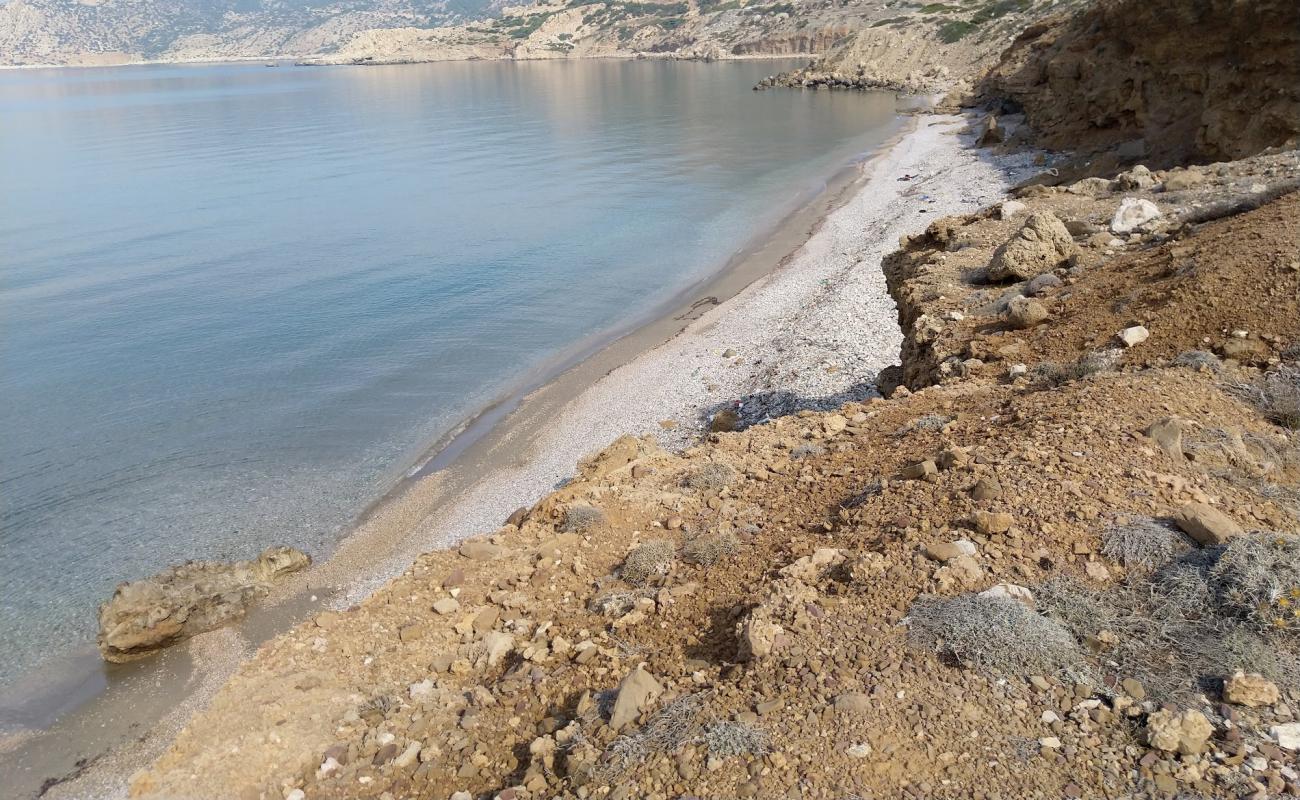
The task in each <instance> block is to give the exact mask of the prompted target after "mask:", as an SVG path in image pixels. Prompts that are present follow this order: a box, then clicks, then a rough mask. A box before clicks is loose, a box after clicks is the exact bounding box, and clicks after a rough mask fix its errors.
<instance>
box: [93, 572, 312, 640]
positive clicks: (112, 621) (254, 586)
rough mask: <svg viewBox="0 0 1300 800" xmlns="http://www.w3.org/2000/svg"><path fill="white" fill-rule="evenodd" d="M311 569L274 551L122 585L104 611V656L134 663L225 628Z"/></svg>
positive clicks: (101, 622)
mask: <svg viewBox="0 0 1300 800" xmlns="http://www.w3.org/2000/svg"><path fill="white" fill-rule="evenodd" d="M310 565H311V558H310V557H309V556H308V555H307V554H306V553H303V552H301V551H299V550H295V549H293V548H292V547H271V548H268V549H267V550H265V551H263V552H262V554H261V555H259V556H258V557H257V558H255V559H253V560H251V561H236V562H234V563H221V562H215V561H189V562H186V563H184V564H181V565H179V566H175V567H170V568H168V569H166V570H164V571H162V572H160V573H158V574H157V575H154V576H153V577H151V578H146V579H144V580H139V581H131V582H128V583H122V584H119V585H118V587H117V589H116V590H115V591H114V592H113V596H112V597H111V598H109V600H108V601H107V602H105V603H103V604H102V605H100V607H99V638H98V643H99V652H100V654H101V655H103V657H104V660H106V661H112V662H124V661H130V660H132V659H136V658H140V657H143V656H146V655H149V654H150V653H153V652H154V651H156V650H158V649H160V648H163V647H166V646H168V645H170V644H174V643H175V642H178V641H180V640H182V639H187V638H189V637H191V636H194V635H196V634H200V633H203V632H204V631H210V630H213V629H215V628H220V627H221V626H223V625H227V624H229V623H231V622H233V621H235V620H237V619H240V618H241V617H243V616H244V614H245V613H247V611H248V609H249V607H250V606H252V605H253V603H255V602H256V601H257V600H258V599H260V598H262V597H265V596H266V595H267V594H268V593H269V592H270V588H271V586H272V585H273V584H274V583H275V582H276V581H277V580H278V579H280V578H282V577H283V576H285V575H288V574H290V573H293V572H297V571H299V570H302V569H306V568H307V567H308V566H310Z"/></svg>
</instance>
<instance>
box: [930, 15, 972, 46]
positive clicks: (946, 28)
mask: <svg viewBox="0 0 1300 800" xmlns="http://www.w3.org/2000/svg"><path fill="white" fill-rule="evenodd" d="M975 27H976V26H975V24H974V23H972V22H967V21H966V20H964V19H952V20H948V21H947V22H945V23H943V24H942V25H940V26H939V38H940V39H941V40H942V41H943V42H944V43H945V44H953V43H955V42H959V41H961V40H962V39H963V38H964V37H965V36H966V34H968V33H970V32H971V31H973V30H975Z"/></svg>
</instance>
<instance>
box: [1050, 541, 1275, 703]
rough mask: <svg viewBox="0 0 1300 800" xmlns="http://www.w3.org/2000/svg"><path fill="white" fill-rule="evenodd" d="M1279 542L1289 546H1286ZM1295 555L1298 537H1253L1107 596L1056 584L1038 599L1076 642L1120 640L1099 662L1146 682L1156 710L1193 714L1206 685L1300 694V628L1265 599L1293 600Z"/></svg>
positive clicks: (1136, 579)
mask: <svg viewBox="0 0 1300 800" xmlns="http://www.w3.org/2000/svg"><path fill="white" fill-rule="evenodd" d="M1270 538H1271V539H1272V540H1274V541H1273V542H1272V543H1270V541H1269V540H1270ZM1278 538H1284V539H1289V540H1290V541H1289V542H1287V543H1286V545H1278V544H1276V540H1277V539H1278ZM1297 546H1300V542H1298V541H1297V539H1296V537H1278V535H1277V534H1252V535H1249V536H1242V537H1238V538H1237V539H1234V540H1233V542H1232V543H1231V544H1230V545H1229V546H1228V547H1223V548H1209V549H1204V550H1192V551H1190V552H1188V553H1187V554H1185V555H1183V556H1182V557H1180V558H1177V559H1176V560H1173V561H1171V562H1169V563H1167V564H1166V565H1164V566H1163V567H1160V568H1159V569H1156V570H1155V571H1145V572H1137V573H1133V574H1130V575H1129V576H1128V578H1126V579H1125V580H1124V581H1123V582H1121V583H1118V584H1115V585H1113V586H1110V587H1107V588H1105V589H1094V588H1091V587H1089V586H1085V585H1083V584H1081V583H1079V582H1077V581H1074V580H1072V579H1069V578H1056V579H1053V580H1050V581H1047V582H1046V583H1044V584H1042V585H1041V586H1039V587H1038V588H1037V589H1036V590H1035V595H1036V597H1037V599H1038V604H1039V608H1040V609H1042V610H1043V611H1044V612H1045V613H1047V614H1048V615H1049V616H1051V617H1052V618H1053V619H1055V620H1057V621H1058V622H1060V623H1061V624H1063V625H1064V626H1065V627H1067V628H1068V629H1069V630H1070V631H1071V633H1072V634H1073V635H1074V636H1075V637H1076V638H1078V639H1080V640H1082V639H1084V638H1085V637H1095V636H1097V635H1098V634H1099V633H1101V632H1103V631H1106V632H1109V633H1110V634H1113V637H1114V639H1113V643H1112V644H1111V645H1109V646H1108V647H1107V648H1106V649H1105V650H1104V651H1103V652H1102V653H1101V658H1102V659H1104V661H1105V662H1106V664H1107V665H1108V669H1113V670H1114V671H1116V672H1117V673H1118V674H1120V675H1122V676H1126V677H1133V678H1136V679H1138V680H1139V681H1140V682H1141V683H1142V685H1143V686H1144V687H1145V688H1146V690H1147V693H1148V695H1150V696H1151V697H1152V698H1153V699H1154V700H1155V701H1156V702H1159V703H1170V704H1173V705H1176V706H1185V707H1191V706H1194V705H1195V704H1196V703H1198V702H1199V700H1198V697H1199V696H1200V694H1202V693H1203V692H1204V691H1206V689H1207V685H1209V684H1212V683H1213V682H1215V681H1217V680H1219V679H1221V678H1222V677H1223V676H1225V675H1231V674H1232V673H1233V672H1235V671H1237V670H1242V671H1245V672H1258V673H1261V674H1263V675H1264V676H1266V677H1268V678H1269V679H1270V680H1273V681H1275V682H1277V683H1278V684H1281V685H1283V686H1284V687H1288V688H1291V689H1295V688H1297V687H1300V642H1297V641H1296V636H1295V634H1294V630H1295V628H1294V626H1286V627H1283V626H1277V625H1275V624H1274V623H1273V622H1272V619H1273V618H1275V615H1276V612H1277V610H1278V609H1279V605H1278V603H1277V602H1276V601H1273V602H1272V603H1271V604H1270V603H1269V602H1267V601H1266V602H1264V603H1263V604H1262V605H1261V604H1260V603H1258V602H1257V598H1270V597H1275V598H1279V599H1285V597H1286V595H1287V594H1289V591H1290V590H1289V589H1288V588H1287V586H1288V585H1295V584H1294V582H1295V581H1297V580H1300V571H1298V569H1297V568H1298V566H1300V564H1298V562H1297V559H1296V558H1295V554H1296V552H1297V551H1296V550H1295V548H1296V547H1297ZM1270 609H1271V610H1270Z"/></svg>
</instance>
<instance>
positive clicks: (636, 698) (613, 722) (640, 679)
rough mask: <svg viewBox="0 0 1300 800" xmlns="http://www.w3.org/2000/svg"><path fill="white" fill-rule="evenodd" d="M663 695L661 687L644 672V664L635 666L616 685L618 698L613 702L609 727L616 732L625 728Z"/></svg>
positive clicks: (652, 677) (651, 676)
mask: <svg viewBox="0 0 1300 800" xmlns="http://www.w3.org/2000/svg"><path fill="white" fill-rule="evenodd" d="M663 693H664V687H663V685H662V684H660V683H659V681H657V680H655V679H654V676H653V675H651V674H650V673H649V672H646V668H645V664H639V665H637V668H636V669H634V670H632V671H631V672H629V673H628V675H627V677H626V678H624V679H623V682H622V683H620V684H619V685H618V697H617V698H616V699H615V700H614V710H613V712H611V714H610V717H609V726H610V727H611V728H613V729H614V730H616V731H618V730H622V729H623V728H625V727H627V725H628V724H630V723H632V722H634V721H636V718H637V717H639V716H641V713H642V712H643V711H645V710H646V709H648V708H649V707H650V704H651V703H653V702H654V701H655V700H657V699H659V696H660V695H662V694H663Z"/></svg>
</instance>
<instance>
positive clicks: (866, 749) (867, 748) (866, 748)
mask: <svg viewBox="0 0 1300 800" xmlns="http://www.w3.org/2000/svg"><path fill="white" fill-rule="evenodd" d="M844 752H845V754H846V755H848V757H849V758H866V757H867V756H869V755H871V745H869V744H867V743H866V742H858V743H857V744H852V745H849V746H848V747H847V748H845V750H844Z"/></svg>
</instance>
